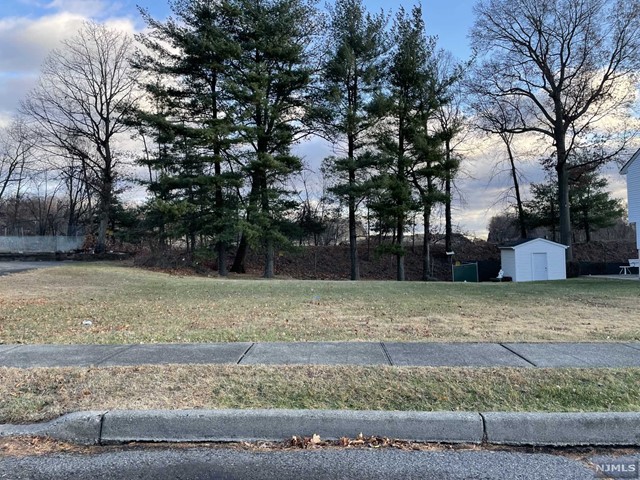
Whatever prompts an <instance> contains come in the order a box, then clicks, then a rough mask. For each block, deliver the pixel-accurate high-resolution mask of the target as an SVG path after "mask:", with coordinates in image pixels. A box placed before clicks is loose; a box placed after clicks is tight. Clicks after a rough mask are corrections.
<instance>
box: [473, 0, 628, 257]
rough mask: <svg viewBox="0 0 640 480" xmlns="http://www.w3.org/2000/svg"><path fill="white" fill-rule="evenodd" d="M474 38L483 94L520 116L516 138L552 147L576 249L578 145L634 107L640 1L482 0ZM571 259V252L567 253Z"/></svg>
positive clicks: (565, 235) (566, 235)
mask: <svg viewBox="0 0 640 480" xmlns="http://www.w3.org/2000/svg"><path fill="white" fill-rule="evenodd" d="M475 11H476V14H477V19H476V23H475V25H474V28H473V30H472V33H471V38H472V42H473V46H474V47H475V49H476V52H478V53H481V54H482V59H483V61H481V62H480V63H479V65H478V68H477V69H476V76H475V79H476V82H475V88H476V91H477V92H478V93H479V94H481V95H489V96H494V97H499V98H500V99H501V101H502V102H506V103H508V104H509V106H510V110H511V111H512V112H514V113H515V115H516V116H515V120H516V123H515V125H514V126H513V127H511V128H509V130H508V131H509V132H511V133H523V132H535V133H538V134H541V135H544V136H546V137H548V138H550V139H551V140H552V142H553V148H554V153H555V156H554V161H553V167H554V169H555V171H556V173H557V176H558V191H559V195H558V196H559V203H560V213H561V214H560V238H561V241H562V243H564V244H565V245H570V244H571V222H570V211H569V187H568V185H569V183H568V180H569V166H570V162H571V152H572V149H573V148H574V146H575V143H576V141H578V140H580V139H584V137H585V135H586V134H587V133H588V132H589V129H590V128H592V127H593V126H594V124H595V123H597V122H598V121H599V120H601V119H602V118H603V117H605V116H606V115H607V114H610V113H611V112H613V111H615V110H617V109H620V108H622V107H625V106H628V105H629V103H630V101H631V100H632V97H633V96H634V94H635V88H634V87H635V82H636V80H637V75H638V68H639V67H640V2H638V1H637V0H481V1H480V2H479V3H478V5H477V6H476V9H475ZM567 258H568V259H571V249H570V248H569V249H567Z"/></svg>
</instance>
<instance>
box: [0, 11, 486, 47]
mask: <svg viewBox="0 0 640 480" xmlns="http://www.w3.org/2000/svg"><path fill="white" fill-rule="evenodd" d="M474 3H475V2H474V0H457V1H451V0H425V1H424V2H423V5H422V6H423V11H424V17H425V21H426V23H427V29H428V30H429V33H430V34H432V35H437V36H438V38H439V39H440V42H439V43H440V45H441V47H443V48H445V49H447V50H450V51H451V52H452V53H453V54H454V55H456V56H457V57H459V58H462V59H463V58H466V57H468V56H469V49H468V41H467V38H466V35H467V32H468V30H469V28H470V26H471V24H472V22H473V11H472V10H473V4H474ZM322 4H323V3H322ZM365 4H366V5H367V6H368V8H369V9H370V10H371V11H379V10H380V9H383V10H385V11H390V10H392V11H393V10H395V9H397V8H398V7H399V6H400V5H402V6H404V7H405V8H406V9H409V8H411V6H412V5H414V2H411V1H408V0H405V1H400V2H385V1H381V0H368V1H366V0H365ZM390 5H391V7H390ZM136 6H141V7H143V8H145V9H148V10H149V11H150V12H151V14H152V15H153V16H154V17H156V18H164V17H165V16H166V15H167V14H168V13H169V7H168V3H167V1H166V0H115V1H113V2H106V1H102V0H2V3H1V4H0V22H2V21H3V19H6V18H7V17H23V18H24V17H27V18H30V19H32V20H35V19H37V18H41V17H44V16H51V15H56V14H60V13H61V12H68V13H75V14H79V15H83V16H88V17H91V18H94V19H96V20H105V19H108V18H114V17H128V18H130V19H132V20H133V21H134V22H135V24H136V26H137V27H138V28H140V27H141V26H142V25H141V23H140V18H139V15H138V12H137V8H136ZM0 55H1V54H0Z"/></svg>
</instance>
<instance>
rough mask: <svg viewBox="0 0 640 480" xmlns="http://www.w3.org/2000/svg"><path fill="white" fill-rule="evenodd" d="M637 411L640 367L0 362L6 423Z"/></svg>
mask: <svg viewBox="0 0 640 480" xmlns="http://www.w3.org/2000/svg"><path fill="white" fill-rule="evenodd" d="M203 408H204V409H217V408H309V409H354V410H418V411H437V410H466V411H637V410H639V409H640V369H638V368H631V369H513V368H425V367H421V368H418V367H412V368H399V367H345V366H333V367H328V366H296V367H293V366H288V367H282V366H279V367H266V366H251V367H249V366H211V365H209V366H193V365H191V366H190V365H165V366H140V367H109V368H39V369H29V370H23V369H14V368H0V423H20V422H34V421H41V420H47V419H51V418H54V417H57V416H58V415H61V414H63V413H67V412H71V411H78V410H112V409H136V410H145V409H203Z"/></svg>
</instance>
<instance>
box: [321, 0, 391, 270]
mask: <svg viewBox="0 0 640 480" xmlns="http://www.w3.org/2000/svg"><path fill="white" fill-rule="evenodd" d="M329 17H330V21H329V26H328V29H327V44H328V45H327V50H328V55H327V60H326V61H325V62H324V65H323V68H322V77H323V86H322V95H321V96H320V97H321V98H320V99H319V105H320V108H318V109H317V110H316V112H315V113H316V115H318V117H319V120H320V122H321V124H322V126H323V131H324V135H325V136H326V137H328V138H329V139H331V140H332V141H333V142H334V144H340V143H342V144H344V145H345V152H344V155H343V156H337V157H332V158H331V169H332V170H333V172H334V174H335V175H336V176H337V177H339V178H341V179H343V180H342V181H341V182H340V183H338V184H337V185H336V186H335V187H334V188H333V189H332V191H333V193H334V194H336V195H337V196H338V197H340V198H341V199H343V200H344V201H345V203H346V204H347V207H348V210H349V252H350V260H351V272H350V277H351V280H359V279H360V269H359V264H358V247H357V240H358V238H357V219H356V212H357V208H358V204H359V203H360V202H361V201H362V199H363V198H364V197H365V196H366V195H367V192H368V190H369V189H370V184H369V183H368V181H367V179H368V177H367V170H368V169H369V168H370V167H371V166H372V157H371V155H370V152H369V151H368V150H369V149H368V148H367V140H366V136H367V135H368V134H369V133H370V132H371V129H372V127H373V126H374V125H375V123H376V122H377V121H378V120H379V118H378V117H376V116H375V115H373V114H372V112H371V106H372V103H373V100H374V99H375V97H376V95H377V93H378V91H379V89H380V87H381V83H382V80H383V61H384V58H385V51H386V33H385V24H386V19H385V16H384V15H383V14H382V13H380V14H377V15H372V14H370V13H368V12H367V11H366V7H365V6H364V4H363V2H362V0H337V1H336V3H335V5H334V7H333V9H331V10H330V12H329Z"/></svg>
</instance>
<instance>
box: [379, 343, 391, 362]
mask: <svg viewBox="0 0 640 480" xmlns="http://www.w3.org/2000/svg"><path fill="white" fill-rule="evenodd" d="M380 348H382V352H383V353H384V356H385V357H387V362H389V365H390V366H391V367H393V360H392V359H391V355H389V351H388V350H387V346H386V345H385V344H384V342H380Z"/></svg>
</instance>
